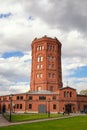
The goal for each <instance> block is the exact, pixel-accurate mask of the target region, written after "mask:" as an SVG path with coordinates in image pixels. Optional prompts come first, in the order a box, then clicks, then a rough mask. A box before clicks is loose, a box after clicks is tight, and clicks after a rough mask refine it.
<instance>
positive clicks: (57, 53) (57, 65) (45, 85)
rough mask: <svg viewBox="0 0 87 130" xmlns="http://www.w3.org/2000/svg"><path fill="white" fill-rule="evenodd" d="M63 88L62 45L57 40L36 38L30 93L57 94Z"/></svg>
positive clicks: (33, 43)
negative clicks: (46, 92)
mask: <svg viewBox="0 0 87 130" xmlns="http://www.w3.org/2000/svg"><path fill="white" fill-rule="evenodd" d="M60 88H62V69H61V43H60V42H59V41H58V39H57V38H54V39H53V38H49V37H47V36H44V37H42V38H39V39H37V38H35V39H34V40H33V42H32V66H31V81H30V91H41V90H48V91H53V92H56V91H58V90H59V89H60Z"/></svg>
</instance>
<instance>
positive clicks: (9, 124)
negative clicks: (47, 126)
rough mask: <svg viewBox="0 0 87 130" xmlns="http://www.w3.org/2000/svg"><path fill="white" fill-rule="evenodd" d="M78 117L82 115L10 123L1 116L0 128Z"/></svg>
mask: <svg viewBox="0 0 87 130" xmlns="http://www.w3.org/2000/svg"><path fill="white" fill-rule="evenodd" d="M78 115H81V114H72V115H67V116H62V117H56V118H46V119H38V120H31V121H22V122H9V121H7V120H6V119H5V118H4V117H3V115H2V114H0V127H2V126H11V125H19V124H31V123H37V122H44V121H50V120H58V119H63V118H71V117H74V116H78ZM82 115H83V114H82Z"/></svg>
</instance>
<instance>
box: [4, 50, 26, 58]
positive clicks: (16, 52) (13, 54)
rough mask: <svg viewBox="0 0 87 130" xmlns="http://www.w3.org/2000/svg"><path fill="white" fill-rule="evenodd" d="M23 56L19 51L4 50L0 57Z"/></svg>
mask: <svg viewBox="0 0 87 130" xmlns="http://www.w3.org/2000/svg"><path fill="white" fill-rule="evenodd" d="M22 56H24V53H22V52H20V51H13V52H5V53H4V54H3V55H2V57H3V58H10V57H22Z"/></svg>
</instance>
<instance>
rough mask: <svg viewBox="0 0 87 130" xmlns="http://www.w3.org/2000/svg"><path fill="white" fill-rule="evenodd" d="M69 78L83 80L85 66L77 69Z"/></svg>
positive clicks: (86, 75)
mask: <svg viewBox="0 0 87 130" xmlns="http://www.w3.org/2000/svg"><path fill="white" fill-rule="evenodd" d="M71 77H78V78H84V77H87V66H83V67H78V68H77V69H76V70H75V72H74V74H73V75H71Z"/></svg>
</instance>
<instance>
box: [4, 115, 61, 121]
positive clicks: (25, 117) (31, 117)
mask: <svg viewBox="0 0 87 130" xmlns="http://www.w3.org/2000/svg"><path fill="white" fill-rule="evenodd" d="M4 116H5V118H6V119H7V120H9V119H10V117H9V114H5V115H4ZM60 116H63V115H62V114H50V118H53V117H60ZM44 118H48V114H12V115H11V120H12V122H19V121H28V120H36V119H44Z"/></svg>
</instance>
